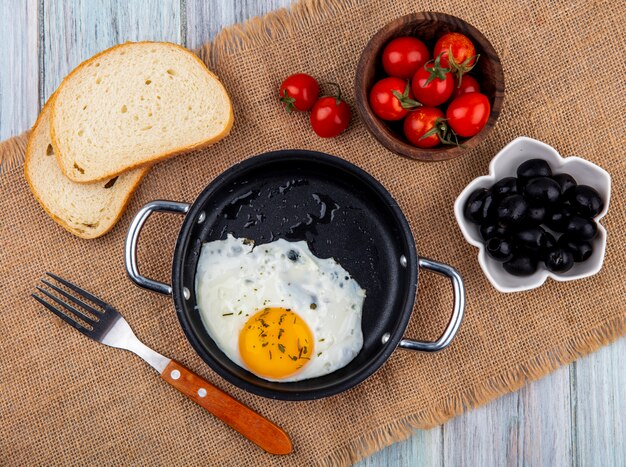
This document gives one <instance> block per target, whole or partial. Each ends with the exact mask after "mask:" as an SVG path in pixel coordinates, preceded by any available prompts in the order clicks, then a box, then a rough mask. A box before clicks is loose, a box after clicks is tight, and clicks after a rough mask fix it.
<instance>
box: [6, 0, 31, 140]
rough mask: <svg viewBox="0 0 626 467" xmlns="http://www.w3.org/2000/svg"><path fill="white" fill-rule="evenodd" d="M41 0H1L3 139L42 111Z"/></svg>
mask: <svg viewBox="0 0 626 467" xmlns="http://www.w3.org/2000/svg"><path fill="white" fill-rule="evenodd" d="M38 41H39V30H38V4H37V0H27V1H22V0H9V1H2V2H0V44H2V46H1V47H0V140H3V139H6V138H9V137H10V136H15V135H17V134H19V133H21V132H23V131H25V130H27V129H28V128H29V127H31V126H32V124H33V123H35V119H36V118H37V114H38V113H39V59H38V55H37V53H38V49H37V45H38Z"/></svg>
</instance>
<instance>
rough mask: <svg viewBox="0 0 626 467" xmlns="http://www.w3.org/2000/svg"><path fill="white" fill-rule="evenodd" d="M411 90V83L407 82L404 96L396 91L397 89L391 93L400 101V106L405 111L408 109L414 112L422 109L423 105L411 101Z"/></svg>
mask: <svg viewBox="0 0 626 467" xmlns="http://www.w3.org/2000/svg"><path fill="white" fill-rule="evenodd" d="M410 89H411V86H410V84H409V82H408V81H407V82H406V87H405V88H404V92H403V93H402V94H400V93H399V92H398V91H396V90H395V89H394V90H393V91H391V93H392V94H393V95H394V96H395V97H396V99H398V100H399V101H400V105H401V106H402V108H403V109H407V110H413V109H415V108H416V107H421V106H422V103H421V102H418V101H416V100H415V99H411V98H410V97H409V90H410Z"/></svg>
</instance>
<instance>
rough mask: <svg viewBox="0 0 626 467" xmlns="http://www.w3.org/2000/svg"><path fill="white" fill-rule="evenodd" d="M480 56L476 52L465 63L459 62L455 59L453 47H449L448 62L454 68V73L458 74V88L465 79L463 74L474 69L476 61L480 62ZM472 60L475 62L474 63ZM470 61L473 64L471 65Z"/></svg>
mask: <svg viewBox="0 0 626 467" xmlns="http://www.w3.org/2000/svg"><path fill="white" fill-rule="evenodd" d="M442 53H443V52H442ZM479 58H480V54H476V55H472V56H471V57H470V58H468V59H466V60H465V61H464V62H463V63H457V62H456V60H455V59H454V56H453V55H452V47H450V49H448V63H449V64H450V67H451V68H452V73H454V74H455V75H456V78H457V81H458V84H457V88H460V87H461V81H462V80H463V75H464V74H465V73H469V72H470V71H472V69H473V68H474V67H475V66H476V63H478V59H479ZM472 61H473V62H474V63H472ZM470 63H472V64H471V65H470Z"/></svg>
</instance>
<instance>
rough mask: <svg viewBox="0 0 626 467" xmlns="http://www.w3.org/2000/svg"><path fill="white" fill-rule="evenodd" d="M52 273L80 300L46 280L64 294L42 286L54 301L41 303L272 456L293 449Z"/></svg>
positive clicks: (283, 435)
mask: <svg viewBox="0 0 626 467" xmlns="http://www.w3.org/2000/svg"><path fill="white" fill-rule="evenodd" d="M46 274H47V275H48V276H49V277H51V278H52V279H54V280H55V281H56V282H57V283H59V284H61V285H63V286H65V287H66V288H67V289H69V290H71V291H73V292H74V293H75V294H77V295H78V296H79V297H80V298H79V297H77V296H75V295H74V294H72V293H70V292H68V291H67V290H66V289H63V288H61V287H58V286H57V285H55V284H53V283H52V282H49V281H48V280H46V279H41V281H42V282H43V283H44V284H45V285H46V286H47V288H48V289H50V290H53V291H55V292H56V293H57V294H58V295H57V294H52V293H51V292H49V290H47V289H46V288H43V287H39V286H37V290H39V291H40V292H41V293H42V294H43V295H45V297H47V299H48V300H46V299H44V298H42V297H41V296H39V295H35V294H32V296H33V297H34V298H35V299H36V300H37V301H38V302H39V303H41V304H42V305H43V306H45V307H46V308H47V309H48V310H50V311H51V312H53V313H54V314H55V315H57V316H58V317H59V318H61V319H62V320H63V321H65V322H66V323H67V324H69V325H70V326H72V327H73V328H74V329H76V330H78V331H80V332H81V333H83V334H84V335H85V336H87V337H90V338H91V339H93V340H95V341H98V342H100V343H101V344H104V345H108V346H110V347H117V348H118V349H126V350H130V351H131V352H134V353H135V354H137V355H139V356H140V357H141V358H143V359H144V360H145V361H146V362H147V363H148V364H149V365H150V366H152V367H153V368H154V369H155V370H156V371H158V372H159V374H160V375H161V378H163V379H164V380H165V381H167V382H168V383H169V384H171V385H172V386H174V387H175V388H176V389H178V390H179V391H180V392H182V393H183V394H184V395H186V396H187V397H188V398H189V399H191V400H192V401H194V402H196V403H197V404H198V405H200V406H202V407H204V408H205V409H206V410H208V411H209V412H211V413H212V414H213V415H215V416H216V417H217V418H219V419H220V420H222V421H224V422H225V423H226V424H227V425H229V426H230V427H232V428H233V429H234V430H236V431H238V432H239V433H241V434H242V435H243V436H245V437H246V438H248V439H249V440H250V441H252V442H253V443H255V444H257V445H258V446H259V447H261V448H262V449H264V450H265V451H267V452H269V453H271V454H289V453H290V452H291V451H292V445H291V441H290V439H289V437H288V436H287V434H286V433H285V432H284V431H283V430H282V429H280V428H279V427H277V426H276V425H274V424H273V423H272V422H270V421H269V420H267V419H266V418H264V417H263V416H262V415H260V414H258V413H257V412H255V411H253V410H252V409H250V408H249V407H246V406H245V405H243V404H242V403H241V402H239V401H237V400H236V399H234V398H233V397H231V396H229V395H228V394H226V393H225V392H223V391H222V390H220V389H218V388H216V387H215V386H213V385H212V384H210V383H209V382H207V381H205V380H204V379H202V378H201V377H200V376H198V375H196V374H194V373H193V372H191V371H190V370H188V369H187V368H185V367H183V366H182V365H181V364H180V363H178V362H176V361H174V360H171V359H169V358H167V357H165V356H163V355H161V354H159V353H157V352H155V351H154V350H152V349H150V348H149V347H147V346H145V345H144V344H143V343H142V342H141V341H140V340H139V339H137V337H136V336H135V334H134V333H133V331H132V329H131V328H130V326H129V325H128V322H127V321H126V320H125V319H124V318H123V317H122V315H120V314H119V312H118V311H117V310H116V309H115V308H113V307H112V306H111V305H109V304H108V303H106V302H104V301H103V300H101V299H99V298H98V297H96V296H95V295H92V294H91V293H89V292H87V291H86V290H83V289H81V288H80V287H78V286H76V285H74V284H72V283H71V282H68V281H66V280H65V279H62V278H60V277H58V276H55V275H54V274H51V273H49V272H47V273H46ZM59 296H61V297H64V298H65V299H67V300H68V301H69V302H71V303H68V301H65V300H63V299H62V298H60V297H59ZM86 301H89V302H91V303H92V304H93V305H91V304H89V303H87V302H86ZM52 303H54V305H53V304H52ZM59 307H60V308H59ZM61 310H64V311H61Z"/></svg>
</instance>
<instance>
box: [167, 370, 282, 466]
mask: <svg viewBox="0 0 626 467" xmlns="http://www.w3.org/2000/svg"><path fill="white" fill-rule="evenodd" d="M161 378H163V379H164V380H165V381H167V382H168V383H169V384H171V385H172V386H174V387H175V388H176V389H178V390H179V391H180V392H182V393H183V394H184V395H186V396H187V397H188V398H189V399H191V400H192V401H194V402H195V403H196V404H198V405H200V406H202V407H204V408H205V409H207V410H208V411H209V412H211V413H212V414H213V415H215V416H216V417H217V418H219V419H220V420H222V421H223V422H224V423H226V424H227V425H229V426H230V427H231V428H233V429H234V430H235V431H238V432H239V433H241V434H242V435H243V436H245V437H246V438H248V439H249V440H250V441H252V442H253V443H255V444H256V445H258V446H259V447H260V448H262V449H264V450H265V451H267V452H269V453H270V454H289V453H290V452H291V451H292V449H293V447H292V445H291V440H290V439H289V436H287V433H285V432H284V431H283V430H282V429H280V428H279V427H277V426H276V425H274V424H273V423H272V422H270V421H269V420H268V419H266V418H265V417H263V416H262V415H260V414H258V413H257V412H255V411H254V410H252V409H251V408H249V407H247V406H245V405H243V404H242V403H241V402H239V401H238V400H236V399H235V398H233V397H231V396H229V395H228V394H226V393H225V392H224V391H222V390H221V389H218V388H216V387H215V386H213V385H212V384H210V383H208V382H207V381H205V380H204V379H202V378H201V377H200V376H198V375H196V374H195V373H193V372H192V371H190V370H188V369H187V368H185V367H184V366H182V365H181V364H180V363H178V362H176V361H174V360H172V361H171V362H170V363H169V364H168V365H167V366H166V367H165V370H163V373H161Z"/></svg>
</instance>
